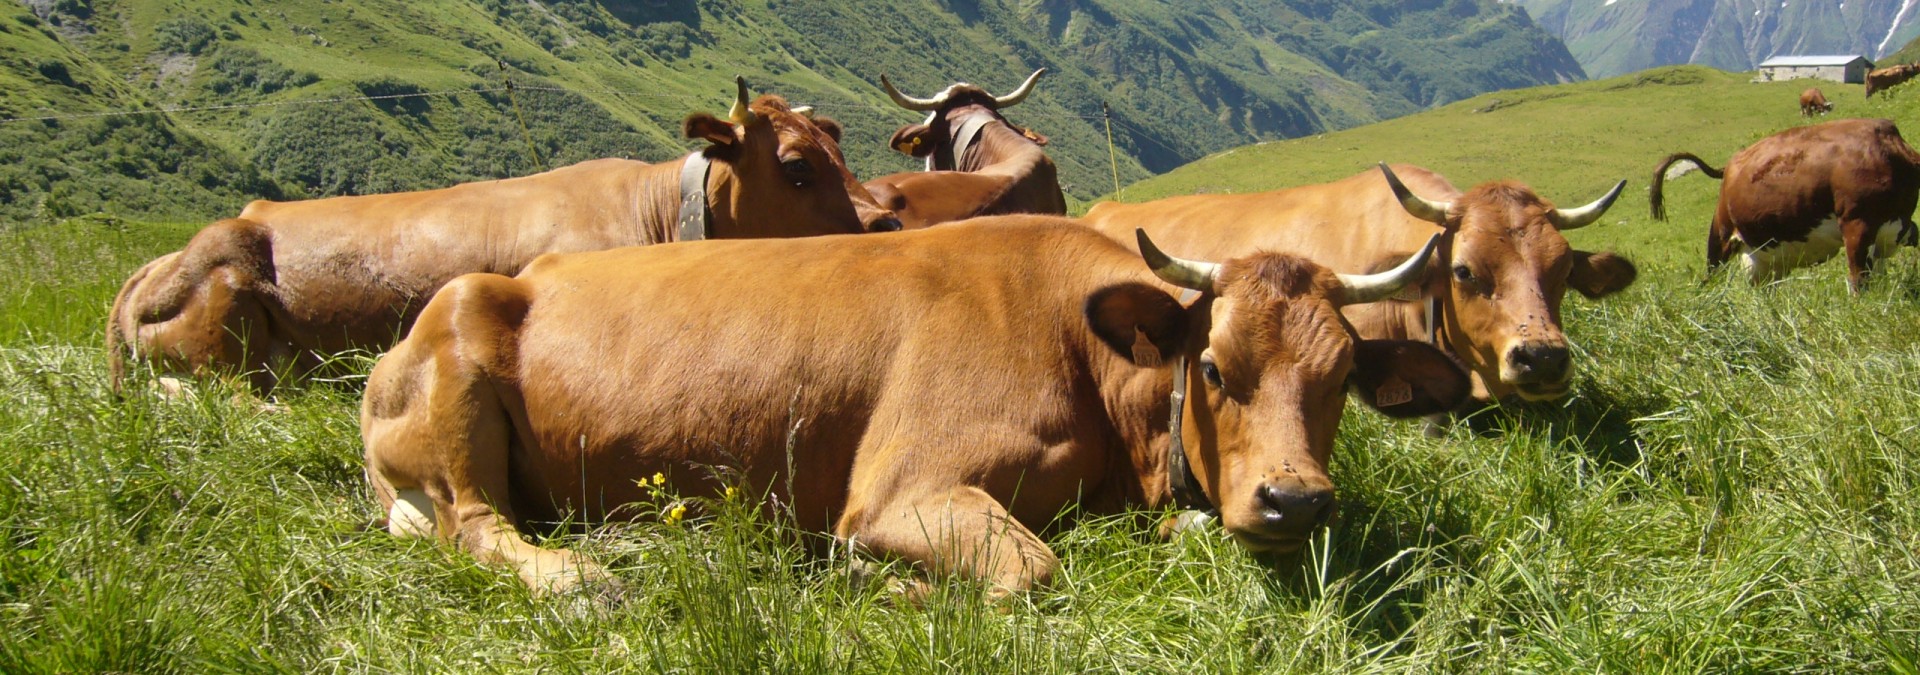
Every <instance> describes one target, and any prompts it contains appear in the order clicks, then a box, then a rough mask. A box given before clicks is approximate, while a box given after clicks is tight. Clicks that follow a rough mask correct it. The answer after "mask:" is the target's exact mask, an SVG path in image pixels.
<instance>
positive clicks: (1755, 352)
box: [0, 68, 1920, 673]
mask: <svg viewBox="0 0 1920 675" xmlns="http://www.w3.org/2000/svg"><path fill="white" fill-rule="evenodd" d="M1739 80H1740V78H1739V77H1738V76H1733V75H1723V74H1718V73H1715V72H1713V71H1709V70H1706V69H1701V68H1682V69H1667V70H1661V71H1656V72H1653V73H1648V74H1646V75H1645V76H1644V77H1632V78H1623V79H1616V80H1610V81H1604V82H1596V83H1587V84H1579V85H1572V86H1563V87H1549V88H1543V89H1534V90H1527V91H1522V92H1506V93H1502V94H1498V95H1493V96H1489V97H1484V98H1480V99H1475V100H1469V101H1464V102H1461V103H1459V104H1456V105H1452V106H1447V107H1444V108H1442V109H1439V110H1436V111H1432V112H1429V113H1423V114H1420V115H1415V116H1411V117H1408V118H1405V119H1401V120H1396V121H1394V122H1390V123H1387V124H1381V125H1373V126H1368V127H1362V128H1358V129H1353V130H1349V131H1346V132H1341V133H1337V134H1328V135H1325V136H1322V137H1317V138H1312V139H1304V140H1300V141H1293V142H1287V143H1275V144H1267V145H1262V146H1258V147H1252V148H1244V149H1240V150H1237V151H1234V152H1231V153H1225V154H1222V155H1220V156H1216V157H1212V158H1209V159H1208V160H1206V161H1204V162H1201V163H1199V164H1197V165H1195V166H1193V167H1190V168H1187V169H1183V170H1181V171H1177V172H1174V173H1173V174H1171V175H1168V176H1166V177H1164V178H1161V179H1157V180H1155V181H1152V182H1149V183H1146V184H1142V185H1137V186H1134V187H1130V188H1129V189H1128V191H1127V196H1128V197H1129V198H1136V197H1146V196H1150V195H1156V194H1172V193H1178V192H1186V191H1193V190H1196V189H1205V190H1214V191H1220V190H1228V189H1265V188H1270V187H1276V186H1279V185H1284V184H1292V183H1297V182H1302V181H1308V180H1321V179H1325V178H1332V177H1337V176H1341V175H1345V174H1347V173H1350V172H1353V171H1357V170H1360V169H1361V168H1363V167H1365V166H1366V165H1367V164H1368V163H1370V162H1372V161H1374V160H1379V159H1394V160H1402V161H1412V162H1417V163H1421V164H1425V165H1427V166H1430V167H1433V168H1435V169H1438V170H1440V171H1442V172H1445V173H1447V174H1449V175H1451V176H1452V177H1453V178H1454V179H1455V180H1456V181H1458V182H1460V183H1463V184H1464V183H1470V182H1474V181H1478V180H1483V179H1490V178H1496V177H1501V176H1506V175H1515V176H1520V177H1523V178H1525V179H1526V180H1528V181H1529V182H1531V183H1533V184H1534V185H1537V186H1540V187H1541V188H1542V189H1543V190H1545V191H1546V192H1547V193H1548V194H1549V195H1553V196H1557V197H1560V196H1565V197H1563V199H1564V198H1567V197H1571V198H1574V199H1585V198H1588V197H1589V196H1591V195H1592V194H1594V193H1596V192H1598V191H1599V190H1601V189H1603V188H1604V187H1606V185H1607V184H1608V183H1609V182H1610V181H1612V180H1613V179H1615V178H1616V177H1628V178H1631V179H1632V180H1633V185H1634V189H1633V190H1632V191H1630V192H1629V197H1628V199H1627V200H1626V201H1625V202H1623V203H1622V204H1620V205H1619V206H1618V207H1616V210H1614V211H1613V212H1611V213H1610V214H1609V215H1608V217H1607V218H1606V219H1605V220H1604V221H1603V222H1601V223H1598V224H1596V225H1594V226H1592V227H1589V228H1586V229H1584V230H1581V231H1578V232H1576V233H1574V239H1575V240H1576V241H1577V242H1579V243H1581V244H1583V245H1586V246H1593V247H1611V248H1617V249H1620V250H1622V251H1625V252H1627V253H1628V254H1629V255H1631V256H1632V257H1633V258H1634V259H1635V260H1636V261H1638V262H1640V263H1641V271H1642V276H1641V279H1640V281H1639V283H1638V284H1637V285H1636V286H1635V287H1634V288H1632V289H1629V290H1628V291H1627V292H1625V293H1623V294H1621V295H1620V296H1617V297H1614V298H1611V299H1608V300H1606V301H1604V302H1589V301H1586V300H1583V299H1579V298H1573V299H1570V300H1569V301H1568V303H1567V322H1568V330H1569V333H1570V334H1571V335H1572V336H1573V337H1574V339H1575V341H1576V343H1577V345H1578V349H1577V353H1578V358H1580V359H1581V362H1580V363H1581V365H1580V368H1581V370H1580V372H1579V375H1578V376H1577V378H1578V379H1577V382H1576V389H1575V394H1574V396H1573V397H1572V398H1571V399H1569V400H1568V401H1565V402H1563V403H1561V404H1556V405H1547V406H1535V407H1528V408H1523V409H1513V410H1506V411H1495V412H1492V413H1488V414H1484V415H1482V416H1479V417H1477V418H1476V419H1474V420H1472V421H1471V422H1470V423H1468V424H1462V425H1458V426H1456V427H1455V428H1453V429H1452V430H1451V431H1450V432H1449V433H1447V434H1446V435H1445V436H1444V437H1442V438H1437V439H1435V438H1428V437H1426V436H1425V435H1423V434H1422V433H1421V431H1420V430H1419V428H1418V427H1417V426H1414V425H1407V424H1397V423H1390V422H1387V421H1385V420H1383V419H1381V418H1380V417H1379V416H1377V415H1372V414H1367V413H1361V412H1349V414H1348V416H1347V419H1346V422H1345V424H1343V426H1342V428H1341V430H1340V435H1339V439H1338V450H1337V451H1336V454H1335V457H1334V461H1333V465H1332V473H1333V477H1334V480H1335V482H1336V484H1337V485H1338V486H1339V490H1340V498H1341V500H1342V508H1341V511H1340V516H1339V518H1338V519H1337V520H1336V521H1335V523H1334V525H1333V527H1332V528H1331V530H1329V531H1328V532H1327V533H1326V534H1325V535H1324V536H1323V537H1321V538H1320V539H1318V540H1317V541H1316V542H1315V543H1314V545H1313V547H1312V549H1311V550H1310V551H1308V552H1307V553H1305V554H1303V555H1299V556H1294V557H1288V558H1282V559H1277V560H1265V559H1258V558H1254V557H1251V556H1248V555H1247V554H1245V553H1243V552H1242V551H1241V550H1240V549H1238V548H1237V547H1236V546H1235V545H1234V544H1233V543H1231V542H1230V541H1227V540H1225V539H1224V538H1223V537H1222V536H1221V535H1219V533H1218V531H1217V530H1216V531H1214V532H1212V533H1201V534H1199V535H1196V536H1192V537H1188V538H1185V539H1182V540H1178V541H1173V542H1160V541H1157V540H1155V539H1154V538H1153V537H1152V535H1151V534H1150V533H1149V532H1150V529H1151V523H1152V520H1153V517H1155V516H1157V515H1158V514H1148V515H1146V516H1141V517H1126V518H1116V519H1111V520H1101V521H1098V522H1094V523H1090V524H1086V525H1083V526H1082V527H1079V528H1077V529H1074V530H1071V531H1068V532H1065V533H1060V534H1057V535H1055V536H1053V537H1052V542H1053V545H1054V547H1055V550H1056V551H1058V552H1059V553H1060V557H1061V558H1062V560H1063V562H1064V564H1065V569H1064V571H1063V573H1062V574H1061V575H1060V576H1059V579H1058V584H1057V586H1056V587H1055V588H1054V589H1052V590H1048V591H1043V592H1037V593H1034V594H1032V595H1030V596H1027V597H1025V598H1023V599H1022V600H1021V601H1020V602H1018V603H1017V604H1016V605H1015V606H1012V607H1009V608H1005V609H1006V611H1004V612H1002V611H997V610H996V609H994V608H989V607H985V606H983V605H982V604H981V603H980V602H979V601H978V597H979V595H978V592H979V589H977V588H969V587H966V586H964V585H953V586H949V587H948V588H947V589H946V590H945V591H944V592H943V593H942V594H941V595H939V596H937V597H935V598H933V599H932V601H931V602H930V604H929V606H928V607H926V608H924V609H917V610H916V609H905V608H899V607H893V606H891V605H889V604H888V602H887V601H886V595H885V592H884V591H883V590H881V589H879V588H876V587H866V588H862V587H856V586H853V585H851V584H850V583H849V581H848V577H847V575H846V574H845V572H844V567H843V565H844V560H840V559H837V558H822V557H816V556H811V555H807V554H805V553H803V552H802V551H801V550H800V548H801V546H800V544H799V543H797V542H800V541H803V540H804V538H805V537H804V535H799V534H797V533H794V532H791V531H790V530H786V529H783V528H781V527H780V526H778V525H777V524H774V523H768V522H765V521H763V520H758V519H755V518H752V517H750V516H749V515H747V514H746V513H745V510H744V509H742V508H741V507H740V505H739V504H738V503H724V504H720V505H716V506H714V508H713V512H714V513H715V514H716V515H713V516H710V517H702V518H699V519H696V520H694V521H692V522H686V523H676V524H668V523H663V522H644V523H640V524H634V525H622V526H608V527H603V528H597V529H594V530H592V532H591V533H590V534H587V535H584V536H577V535H559V536H557V537H556V538H555V543H557V544H564V545H567V546H573V547H577V548H579V549H582V550H585V551H587V552H590V553H591V554H593V555H595V556H597V557H599V558H600V559H602V560H605V561H609V562H611V563H612V565H613V567H614V569H615V571H616V573H617V574H618V575H619V577H620V578H621V579H622V580H623V581H624V582H626V583H627V584H628V586H629V588H630V591H631V593H630V595H629V597H628V600H627V601H626V602H625V603H624V604H621V605H618V606H615V607H597V606H588V605H585V604H581V603H573V602H568V601H546V600H537V599H533V598H530V597H528V596H527V595H526V593H525V592H524V591H523V590H522V588H521V587H520V585H519V584H518V582H517V581H516V580H515V579H514V578H513V577H512V575H511V574H508V573H506V572H504V571H501V570H497V569H492V568H487V567H482V566H479V565H477V564H475V563H474V562H472V560H471V559H470V558H469V557H468V556H466V555H464V554H461V553H458V552H456V551H454V550H451V549H449V548H446V547H442V546H438V545H435V544H431V543H425V542H419V541H399V540H395V539H393V538H391V537H389V536H387V535H386V534H385V533H383V532H377V531H375V532H367V531H361V530H360V529H358V528H359V526H360V525H361V524H364V523H366V522H368V521H369V520H370V519H372V518H373V517H374V516H375V515H377V514H376V513H375V509H374V508H373V507H372V506H371V503H370V501H369V499H368V498H367V496H366V493H365V492H366V488H365V484H364V482H363V481H364V479H363V478H362V476H361V469H360V462H361V458H360V454H361V448H360V444H359V440H358V431H357V410H358V408H357V406H358V403H357V396H356V394H355V392H354V391H353V389H352V387H350V386H349V387H341V388H333V387H329V386H324V385H322V386H315V387H311V388H308V389H306V390H304V391H300V392H292V393H289V394H288V398H287V399H284V400H283V401H282V403H283V404H284V405H285V406H286V408H287V409H286V411H284V412H279V413H272V412H262V411H260V410H259V409H258V408H257V407H256V406H254V405H252V404H251V403H247V402H244V401H240V402H236V401H234V400H232V399H231V398H230V396H231V392H230V391H226V390H222V389H220V388H218V387H211V388H207V389H203V391H202V393H201V394H200V396H199V397H198V398H197V399H193V400H183V401H172V402H168V401H160V400H156V399H155V398H152V397H149V396H144V395H136V396H131V397H128V398H126V399H116V398H114V397H112V396H110V395H108V394H107V392H106V391H105V389H104V387H103V385H102V374H103V372H104V364H103V358H102V355H101V350H100V348H99V337H98V331H99V326H100V325H101V322H102V317H103V315H104V309H105V305H106V302H107V300H108V298H109V297H110V294H111V293H112V292H113V290H114V288H115V286H116V285H117V283H118V281H119V279H121V278H123V276H124V275H125V274H126V273H127V272H129V271H130V270H131V269H132V268H133V267H135V266H136V265H138V264H139V263H140V262H142V261H144V260H146V259H148V258H149V257H150V256H152V255H155V254H157V253H159V252H161V251H165V250H170V249H172V248H175V247H177V246H179V244H180V242H182V241H184V239H185V238H186V236H188V235H189V234H190V233H191V232H192V231H193V229H194V228H195V227H196V226H197V223H183V224H175V225H161V224H147V223H122V222H117V221H101V220H94V219H80V220H72V221H67V222H64V223H60V224H57V225H35V226H30V227H20V228H14V229H10V230H7V231H5V232H0V264H4V266H5V267H6V268H7V269H11V270H17V271H19V272H20V273H21V274H22V275H24V278H25V279H26V283H24V284H18V283H17V284H13V285H9V286H7V287H5V290H4V291H0V476H4V477H5V480H0V533H4V535H5V537H6V543H7V545H6V546H0V672H10V673H11V672H92V671H143V672H210V671H231V670H246V671H258V670H285V671H312V670H319V669H340V670H353V671H363V670H371V671H410V672H411V671H469V670H485V671H532V670H563V671H591V672H607V671H614V670H645V671H654V672H663V671H690V672H746V671H751V672H766V671H774V672H796V671H806V672H815V671H830V672H876V673H892V672H902V671H911V672H923V671H935V670H938V671H953V670H958V671H969V672H1086V671H1102V672H1116V671H1117V672H1181V673H1186V672H1386V671H1392V672H1409V671H1415V672H1436V671H1447V672H1482V671H1485V672H1596V671H1600V672H1753V671H1794V672H1804V671H1815V672H1836V671H1846V672H1853V671H1866V672H1914V671H1915V670H1916V668H1920V632H1917V631H1916V630H1915V627H1916V626H1920V592H1916V590H1915V589H1920V449H1916V448H1915V446H1914V443H1913V441H1912V430H1913V429H1915V428H1920V396H1916V395H1915V392H1914V383H1915V382H1916V381H1920V349H1916V346H1915V343H1914V340H1913V336H1914V335H1916V334H1920V292H1916V291H1915V289H1916V288H1920V256H1916V255H1915V254H1914V253H1913V252H1903V253H1901V254H1900V255H1899V256H1897V257H1895V258H1894V259H1893V260H1892V263H1891V265H1890V266H1889V268H1888V269H1887V270H1885V272H1884V274H1883V275H1882V276H1881V277H1879V278H1878V279H1877V280H1876V281H1877V285H1876V287H1875V288H1873V289H1871V290H1870V291H1869V292H1868V293H1866V294H1865V295H1864V296H1862V297H1860V298H1849V297H1847V296H1846V294H1845V291H1844V289H1843V283H1842V278H1843V276H1844V269H1843V266H1842V265H1839V264H1837V263H1828V264H1827V265H1824V266H1821V267H1818V268H1814V269H1811V270H1809V271H1806V272H1803V273H1801V274H1798V275H1796V276H1795V277H1794V278H1792V279H1789V280H1787V281H1784V282H1782V283H1781V284H1779V285H1778V286H1776V287H1771V288H1763V289H1752V288H1747V287H1745V286H1742V285H1738V284H1728V283H1713V284H1708V285H1705V286H1702V285H1700V284H1699V283H1698V275H1699V265H1700V263H1699V258H1698V256H1699V246H1700V241H1701V239H1702V237H1703V228H1704V226H1705V225H1704V223H1705V219H1706V217H1707V210H1708V208H1709V205H1710V204H1711V200H1712V196H1713V192H1714V190H1715V186H1714V185H1713V183H1712V182H1710V181H1707V180H1704V179H1702V178H1701V177H1700V176H1699V175H1697V174H1696V175H1690V176H1687V177H1683V178H1681V179H1679V180H1677V181H1675V182H1673V183H1671V184H1670V188H1669V194H1670V195H1672V196H1673V198H1674V203H1673V204H1672V205H1671V207H1670V208H1671V212H1672V213H1673V215H1674V218H1675V220H1674V222H1672V223H1666V224H1658V223H1653V222H1650V221H1649V220H1648V219H1647V216H1646V212H1645V206H1646V205H1645V201H1644V198H1643V197H1642V195H1643V194H1644V193H1643V191H1642V188H1644V185H1645V182H1644V181H1645V174H1646V172H1648V171H1649V170H1650V168H1651V164H1652V163H1653V162H1654V161H1655V160H1657V159H1658V158H1659V157H1660V156H1661V155H1663V154H1665V153H1666V152H1667V151H1670V150H1673V149H1681V148H1684V149H1688V150H1693V151H1695V152H1698V153H1700V154H1702V155H1703V156H1706V157H1710V158H1722V157H1725V156H1726V154H1727V153H1729V152H1731V151H1732V150H1733V149H1735V148H1737V147H1739V146H1742V145H1744V144H1746V143H1748V142H1750V141H1752V140H1753V139H1756V138H1758V137H1760V136H1762V135H1764V134H1767V133H1769V132H1772V131H1774V130H1777V129H1780V128H1784V127H1787V126H1791V125H1794V124H1799V123H1801V122H1800V120H1799V118H1798V117H1797V113H1796V111H1795V110H1794V105H1793V103H1792V96H1791V95H1790V94H1791V93H1792V91H1791V89H1792V87H1790V86H1788V85H1787V84H1773V85H1748V84H1744V83H1742V82H1740V81H1739ZM1829 93H1830V94H1832V93H1835V92H1834V91H1833V90H1832V89H1829ZM1849 94H1851V95H1849ZM1896 94H1897V96H1896V97H1895V98H1894V99H1892V100H1890V101H1886V102H1876V103H1875V104H1873V106H1870V107H1858V106H1854V105H1850V102H1854V101H1858V90H1857V89H1853V88H1847V89H1843V90H1842V91H1840V92H1839V95H1837V96H1835V97H1834V98H1835V100H1837V101H1839V102H1840V108H1839V109H1838V111H1837V114H1873V115H1889V114H1891V115H1893V116H1895V117H1896V118H1898V119H1900V121H1901V122H1902V123H1903V124H1906V125H1908V128H1909V131H1910V133H1911V130H1912V129H1913V128H1914V126H1915V125H1916V124H1920V120H1915V119H1914V116H1915V113H1914V112H1913V111H1914V110H1916V109H1920V108H1916V103H1920V98H1916V96H1917V94H1916V93H1915V92H1913V91H1905V90H1903V91H1900V92H1896ZM1496 98H1497V99H1499V100H1500V101H1501V104H1500V105H1497V106H1496V105H1494V99H1496ZM1475 110H1488V111H1487V112H1474V111H1475ZM362 365H363V366H364V363H363V364H362ZM673 503H674V502H673V501H672V497H671V496H663V497H662V498H661V499H660V500H659V502H658V503H656V504H653V507H655V508H667V507H670V506H671V505H672V504H673Z"/></svg>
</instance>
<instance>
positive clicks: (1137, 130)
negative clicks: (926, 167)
mask: <svg viewBox="0 0 1920 675" xmlns="http://www.w3.org/2000/svg"><path fill="white" fill-rule="evenodd" d="M513 90H519V91H539V92H554V93H571V94H599V95H607V96H620V97H626V98H633V99H640V100H649V99H651V100H661V101H676V102H684V103H691V104H698V103H711V102H712V100H713V97H710V96H693V95H688V94H668V93H662V92H654V91H639V90H630V89H578V88H569V87H553V86H543V85H527V84H520V83H518V82H514V81H512V80H508V82H507V83H506V84H502V85H500V86H493V87H472V88H467V89H444V90H439V91H422V92H408V93H401V94H375V95H358V96H330V97H325V98H307V99H292V100H284V101H259V102H254V103H222V104H215V105H198V106H177V107H170V106H162V107H156V108H144V109H135V110H101V111H91V112H56V113H48V114H44V115H21V116H16V117H6V118H0V125H6V124H17V123H21V122H55V121H66V120H78V119H90V118H100V117H126V116H133V115H171V114H180V113H198V112H215V111H234V110H249V109H255V108H278V107H286V106H305V105H340V104H348V103H365V102H378V101H395V100H401V99H413V98H431V97H439V96H462V95H468V94H494V93H503V92H508V91H513ZM794 103H795V105H810V106H813V108H814V109H816V110H821V111H833V110H868V111H878V112H883V113H900V112H905V111H904V110H903V109H901V108H899V107H896V106H890V105H875V104H872V103H864V102H859V101H804V100H796V101H795V102H794ZM1020 118H1021V119H1022V120H1040V121H1047V120H1053V121H1065V120H1073V121H1083V122H1084V121H1096V120H1102V121H1111V122H1112V123H1113V124H1114V126H1117V127H1119V128H1121V129H1123V130H1125V131H1127V132H1130V133H1129V138H1130V139H1132V140H1136V141H1145V142H1147V143H1150V144H1153V145H1155V146H1158V147H1159V148H1160V149H1161V150H1165V151H1167V152H1169V153H1173V154H1175V155H1181V154H1184V153H1186V152H1189V151H1186V150H1181V149H1180V148H1175V147H1173V146H1171V145H1168V144H1166V143H1165V142H1162V141H1160V140H1158V139H1156V138H1154V137H1153V136H1152V134H1151V133H1149V132H1148V130H1147V129H1145V128H1142V127H1140V126H1138V125H1135V124H1133V123H1131V122H1128V121H1126V120H1125V119H1121V118H1115V117H1112V116H1111V115H1077V114H1073V113H1069V112H1054V113H1049V112H1040V111H1023V112H1022V113H1021V115H1020Z"/></svg>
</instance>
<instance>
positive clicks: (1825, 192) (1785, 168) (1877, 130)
mask: <svg viewBox="0 0 1920 675" xmlns="http://www.w3.org/2000/svg"><path fill="white" fill-rule="evenodd" d="M1678 162H1691V163H1693V165H1695V166H1698V167H1700V171H1701V173H1705V174H1706V175H1707V176H1708V177H1711V178H1716V179H1724V182H1723V183H1722V184H1721V186H1720V202H1719V205H1718V206H1717V207H1716V208H1715V209H1714V212H1713V224H1712V225H1711V226H1709V227H1708V228H1707V273H1708V274H1712V273H1713V271H1714V270H1715V269H1717V268H1719V267H1720V265H1721V264H1722V263H1725V262H1727V261H1728V260H1730V259H1732V258H1733V257H1734V256H1736V255H1738V256H1740V259H1741V263H1742V264H1743V265H1744V267H1745V268H1746V273H1747V279H1748V281H1750V282H1751V283H1754V284H1759V283H1763V282H1766V281H1771V280H1775V279H1779V278H1781V277H1782V276H1785V275H1786V273H1787V272H1790V271H1792V270H1793V269H1795V268H1797V267H1801V266H1805V265H1812V264H1814V263H1818V262H1821V261H1823V260H1826V259H1828V258H1831V257H1833V255H1834V254H1835V253H1838V252H1840V251H1845V252H1846V254H1847V289H1848V290H1849V291H1852V292H1854V293H1859V292H1860V290H1861V289H1862V287H1863V286H1864V284H1865V283H1866V277H1867V275H1868V274H1869V273H1870V272H1871V271H1872V268H1873V262H1874V259H1876V258H1885V257H1887V256H1889V255H1892V254H1893V251H1894V249H1895V247H1896V246H1898V245H1899V244H1908V245H1912V244H1913V242H1914V235H1915V232H1914V223H1913V209H1914V202H1915V199H1916V196H1917V195H1920V155H1916V154H1914V151H1913V148H1911V147H1909V146H1908V145H1907V143H1906V140H1905V139H1902V138H1901V137H1900V129H1899V128H1897V127H1895V126H1894V125H1893V121H1892V120H1881V119H1849V120H1836V121H1833V122H1826V123H1822V124H1815V125H1811V126H1804V127H1795V128H1792V129H1788V130H1786V131H1782V132H1780V133H1777V134H1774V135H1772V136H1768V137H1766V138H1763V139H1760V142H1758V143H1754V144H1753V145H1751V146H1748V147H1747V148H1746V149H1745V150H1741V151H1740V152H1738V153H1735V154H1734V156H1733V158H1732V159H1729V160H1727V168H1726V172H1725V173H1724V174H1722V173H1721V171H1720V170H1718V169H1715V168H1713V167H1712V166H1710V165H1708V164H1707V163H1706V162H1705V161H1703V160H1701V159H1700V158H1699V157H1696V156H1694V155H1693V154H1692V153H1686V152H1678V153H1674V154H1672V155H1668V156H1667V158H1666V159H1664V160H1661V162H1660V165H1659V166H1658V167H1655V168H1654V170H1653V187H1652V190H1651V191H1650V194H1649V195H1648V202H1649V204H1650V205H1651V207H1652V210H1653V217H1654V219H1656V220H1666V218H1667V211H1666V203H1665V196H1664V194H1663V192H1664V186H1663V183H1664V182H1665V180H1666V174H1667V168H1668V167H1670V166H1672V165H1674V164H1675V163H1678Z"/></svg>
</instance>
